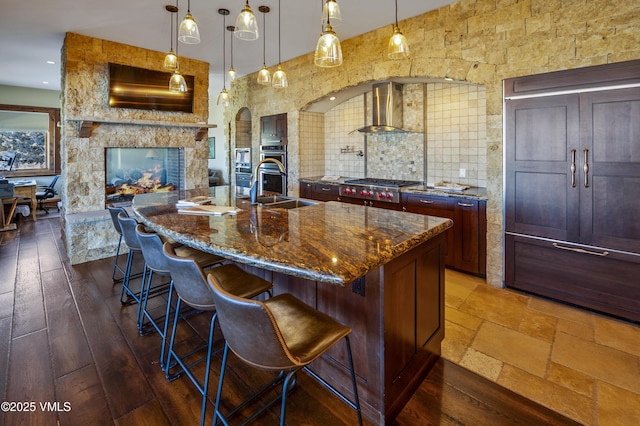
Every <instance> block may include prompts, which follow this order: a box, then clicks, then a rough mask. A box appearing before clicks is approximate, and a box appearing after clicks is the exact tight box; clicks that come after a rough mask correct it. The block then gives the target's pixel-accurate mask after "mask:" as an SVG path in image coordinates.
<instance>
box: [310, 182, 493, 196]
mask: <svg viewBox="0 0 640 426" xmlns="http://www.w3.org/2000/svg"><path fill="white" fill-rule="evenodd" d="M349 179H353V178H350V177H344V176H341V177H340V178H339V179H337V180H323V179H322V176H312V177H306V178H300V182H307V183H321V184H325V185H341V184H344V181H345V180H349ZM400 192H406V193H410V194H423V195H436V196H439V197H455V198H468V199H473V200H486V199H487V188H480V187H476V186H472V187H470V188H468V189H465V190H462V191H457V190H443V189H435V188H433V187H430V186H427V185H422V184H420V185H413V186H405V187H403V188H400Z"/></svg>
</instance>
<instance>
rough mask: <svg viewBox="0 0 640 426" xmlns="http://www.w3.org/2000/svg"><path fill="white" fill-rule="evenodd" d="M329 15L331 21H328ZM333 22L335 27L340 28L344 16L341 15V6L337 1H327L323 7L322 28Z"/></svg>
mask: <svg viewBox="0 0 640 426" xmlns="http://www.w3.org/2000/svg"><path fill="white" fill-rule="evenodd" d="M327 14H328V16H329V19H328V20H327ZM329 22H331V25H332V26H334V27H336V28H337V27H339V26H340V23H341V22H342V14H341V13H340V6H338V2H337V1H336V0H327V1H326V2H325V4H324V6H323V7H322V28H325V27H326V26H327V24H328V23H329Z"/></svg>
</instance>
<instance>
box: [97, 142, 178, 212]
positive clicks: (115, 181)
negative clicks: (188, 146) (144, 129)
mask: <svg viewBox="0 0 640 426" xmlns="http://www.w3.org/2000/svg"><path fill="white" fill-rule="evenodd" d="M104 158H105V199H106V206H107V207H123V206H128V205H131V201H132V200H133V197H134V196H136V195H137V194H144V193H147V192H167V191H179V190H180V189H182V188H183V187H184V173H183V171H184V149H182V148H155V147H154V148H105V157H104Z"/></svg>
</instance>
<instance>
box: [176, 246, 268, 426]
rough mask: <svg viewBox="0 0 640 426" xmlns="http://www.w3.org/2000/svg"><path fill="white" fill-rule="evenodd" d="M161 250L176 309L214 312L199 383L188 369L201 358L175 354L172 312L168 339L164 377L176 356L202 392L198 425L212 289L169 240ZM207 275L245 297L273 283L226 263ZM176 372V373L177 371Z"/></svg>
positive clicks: (210, 343) (210, 347)
mask: <svg viewBox="0 0 640 426" xmlns="http://www.w3.org/2000/svg"><path fill="white" fill-rule="evenodd" d="M163 251H164V254H165V256H166V260H167V266H168V267H169V271H170V273H171V278H172V280H173V285H174V289H175V290H176V293H177V294H178V302H177V304H176V308H175V311H176V312H179V311H180V304H181V303H182V302H184V303H186V304H187V305H189V306H191V307H192V308H194V309H198V310H202V311H213V315H212V317H211V322H210V324H209V338H208V342H207V354H206V358H205V360H206V367H205V377H204V382H203V384H202V385H201V384H200V381H199V380H198V379H197V378H196V377H195V376H194V374H193V373H192V372H191V368H192V367H193V366H194V365H195V364H197V363H199V362H200V361H202V360H201V359H200V360H198V361H196V362H193V363H191V364H189V365H187V363H186V358H187V357H189V356H190V355H191V353H189V354H185V355H183V356H182V357H181V356H179V355H178V354H176V353H175V350H174V343H175V342H174V340H175V336H176V328H177V326H178V317H179V315H174V318H173V328H172V331H171V340H170V342H169V349H168V354H167V363H166V365H167V369H166V374H167V379H168V380H171V379H172V377H171V375H170V374H169V367H170V366H171V362H172V358H175V362H176V363H177V364H178V365H179V366H180V367H181V369H182V370H181V371H180V372H179V373H181V372H184V373H185V374H186V375H187V377H189V379H190V380H191V381H192V382H193V384H194V385H195V387H196V389H198V391H199V392H200V394H201V395H202V411H201V418H200V424H201V425H202V424H204V419H205V413H206V408H207V391H208V388H209V376H210V373H209V370H210V367H211V356H212V354H213V345H214V340H213V331H214V328H215V322H216V318H217V311H216V305H215V303H214V300H213V297H212V294H211V290H210V289H209V285H208V284H207V278H206V276H205V274H204V271H203V270H202V268H200V266H199V265H198V263H197V262H196V261H195V260H194V259H190V258H185V257H179V256H178V255H177V254H176V252H175V250H174V248H173V247H172V246H171V244H169V243H164V246H163ZM209 274H211V275H212V276H215V277H216V279H217V280H218V281H219V282H220V285H222V286H223V287H224V288H225V289H226V291H228V292H229V293H231V294H237V295H239V296H241V297H244V298H253V297H256V296H258V295H260V294H262V293H270V291H271V289H272V288H273V285H272V284H271V283H270V282H268V281H265V280H263V279H262V278H259V277H257V276H255V275H253V274H249V273H248V272H245V271H243V270H242V269H240V268H239V267H238V266H237V265H234V264H228V265H222V266H218V267H216V268H213V269H211V270H210V272H209ZM179 373H178V374H179Z"/></svg>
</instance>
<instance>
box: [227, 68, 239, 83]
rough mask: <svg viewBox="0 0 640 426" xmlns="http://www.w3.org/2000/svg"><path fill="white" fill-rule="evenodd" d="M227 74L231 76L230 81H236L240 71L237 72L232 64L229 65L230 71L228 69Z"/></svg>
mask: <svg viewBox="0 0 640 426" xmlns="http://www.w3.org/2000/svg"><path fill="white" fill-rule="evenodd" d="M227 75H228V76H229V81H235V80H236V77H237V76H238V73H236V69H235V68H233V66H231V67H229V71H227Z"/></svg>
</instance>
